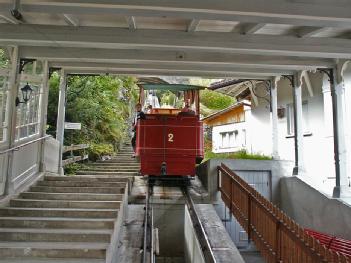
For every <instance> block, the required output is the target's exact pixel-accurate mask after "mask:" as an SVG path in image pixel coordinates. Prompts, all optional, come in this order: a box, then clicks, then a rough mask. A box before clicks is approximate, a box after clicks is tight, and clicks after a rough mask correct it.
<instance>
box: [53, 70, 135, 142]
mask: <svg viewBox="0 0 351 263" xmlns="http://www.w3.org/2000/svg"><path fill="white" fill-rule="evenodd" d="M135 83H136V79H134V78H133V77H125V76H122V77H112V76H71V77H69V78H68V80H67V84H68V85H67V86H68V88H67V96H66V97H67V100H66V116H65V120H66V121H67V122H80V123H82V130H81V131H72V130H70V131H66V136H65V144H71V143H74V144H76V143H90V144H111V145H113V146H117V145H118V144H119V143H120V142H121V141H122V140H124V139H126V137H127V136H128V134H127V132H128V118H129V117H130V104H131V103H133V101H135V100H136V95H137V91H136V89H137V88H136V85H135ZM58 95H59V76H58V75H57V74H54V75H53V76H52V78H51V79H50V92H49V106H48V133H50V134H55V131H56V118H57V105H58ZM95 148H98V147H95Z"/></svg>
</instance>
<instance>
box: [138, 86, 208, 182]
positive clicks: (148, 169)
mask: <svg viewBox="0 0 351 263" xmlns="http://www.w3.org/2000/svg"><path fill="white" fill-rule="evenodd" d="M200 89H203V87H199V86H192V85H180V84H144V85H140V102H141V104H142V105H143V104H144V94H145V91H150V90H152V91H155V90H168V91H171V92H174V93H177V94H181V95H182V97H183V99H184V104H185V106H184V108H183V109H177V108H161V107H160V108H153V109H152V110H151V113H148V114H146V115H145V116H146V117H145V119H142V120H139V121H138V124H137V131H136V132H137V135H136V136H137V137H136V138H137V139H136V154H137V156H139V158H140V162H141V174H142V175H143V176H145V175H148V176H169V177H170V176H195V165H196V163H199V162H201V160H202V159H203V154H204V149H203V126H202V122H201V121H200V120H199V90H200ZM191 105H192V106H193V109H192V108H191Z"/></svg>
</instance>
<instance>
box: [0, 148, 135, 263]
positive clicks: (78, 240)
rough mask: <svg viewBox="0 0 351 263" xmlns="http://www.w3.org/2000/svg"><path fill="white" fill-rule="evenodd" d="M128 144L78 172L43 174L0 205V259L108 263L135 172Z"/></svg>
mask: <svg viewBox="0 0 351 263" xmlns="http://www.w3.org/2000/svg"><path fill="white" fill-rule="evenodd" d="M131 154H132V153H131V152H130V150H129V149H128V148H125V149H124V152H123V153H121V154H118V155H117V156H116V157H114V159H113V160H109V161H105V162H99V163H94V164H91V165H90V166H89V169H87V170H84V171H80V172H79V175H76V176H45V177H44V179H43V180H41V181H38V182H37V183H36V184H35V185H34V186H31V187H30V189H29V190H28V191H27V192H23V193H21V194H20V195H19V196H18V197H16V198H13V199H11V200H10V203H9V205H8V206H7V207H3V208H0V262H8V263H11V262H13V263H15V262H24V263H36V262H48V263H51V262H55V263H83V262H85V263H105V262H107V263H112V262H118V261H116V259H115V258H114V257H115V256H116V251H117V247H118V238H119V231H120V228H121V225H122V222H123V220H124V217H125V214H126V209H127V205H128V203H127V201H128V190H127V189H128V188H127V187H128V184H129V183H130V182H132V181H133V178H134V175H136V174H137V173H138V171H139V165H138V163H137V161H136V160H135V159H132V158H131Z"/></svg>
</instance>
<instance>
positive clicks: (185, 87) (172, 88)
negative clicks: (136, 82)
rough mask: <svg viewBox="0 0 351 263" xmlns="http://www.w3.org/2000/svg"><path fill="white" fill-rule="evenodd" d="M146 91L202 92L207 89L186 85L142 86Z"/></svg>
mask: <svg viewBox="0 0 351 263" xmlns="http://www.w3.org/2000/svg"><path fill="white" fill-rule="evenodd" d="M140 86H142V87H143V88H144V90H170V91H186V90H201V89H205V88H206V87H202V86H196V85H185V84H142V85H140Z"/></svg>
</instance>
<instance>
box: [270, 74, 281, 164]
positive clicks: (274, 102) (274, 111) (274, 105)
mask: <svg viewBox="0 0 351 263" xmlns="http://www.w3.org/2000/svg"><path fill="white" fill-rule="evenodd" d="M279 79H280V78H275V79H274V80H273V81H272V82H271V89H270V91H271V121H272V122H271V123H272V145H273V146H272V156H273V158H274V159H279V150H278V149H279V147H278V146H279V145H278V98H277V97H278V96H277V82H278V81H279Z"/></svg>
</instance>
